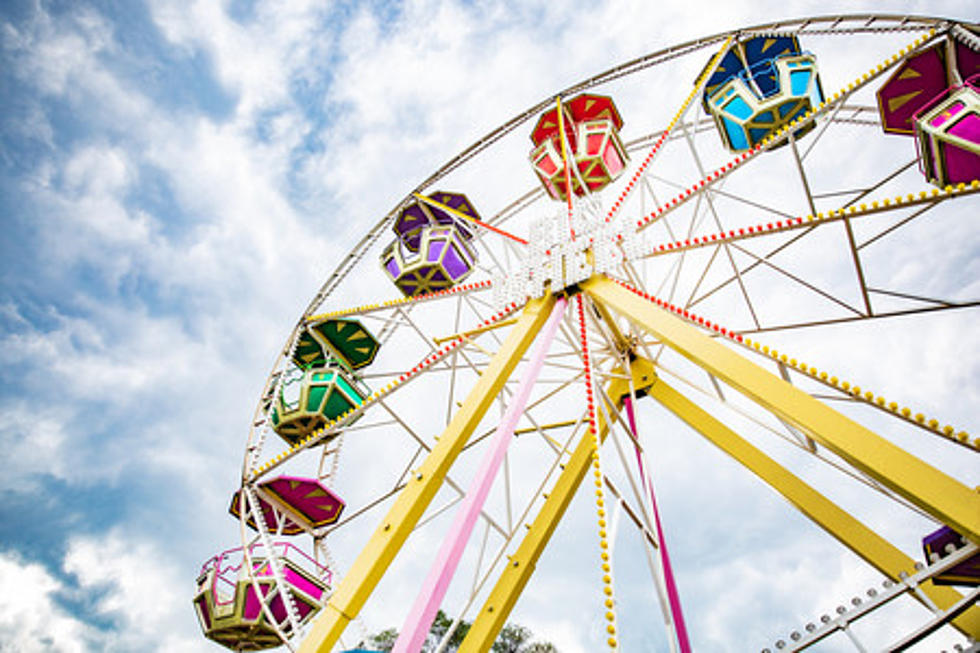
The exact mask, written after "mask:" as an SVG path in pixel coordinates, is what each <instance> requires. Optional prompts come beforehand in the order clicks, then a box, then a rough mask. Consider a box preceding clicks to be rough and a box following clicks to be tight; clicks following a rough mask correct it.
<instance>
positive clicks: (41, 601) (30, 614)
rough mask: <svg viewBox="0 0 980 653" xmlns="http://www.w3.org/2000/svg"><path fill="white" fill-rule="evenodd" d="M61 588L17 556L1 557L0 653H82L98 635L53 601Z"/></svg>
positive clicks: (49, 575) (59, 584)
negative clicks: (41, 652)
mask: <svg viewBox="0 0 980 653" xmlns="http://www.w3.org/2000/svg"><path fill="white" fill-rule="evenodd" d="M64 591H65V586H64V584H63V583H62V582H61V581H60V580H58V579H57V578H55V577H53V576H51V574H49V573H48V571H47V570H46V569H44V567H42V566H41V565H39V564H37V563H32V562H27V561H26V560H24V559H23V558H21V557H20V556H18V555H17V554H16V553H14V554H10V553H0V651H9V652H10V653H28V652H30V651H51V652H57V653H83V652H84V651H88V650H91V649H90V648H89V645H90V644H91V643H93V642H94V640H95V639H96V637H97V635H98V633H97V631H96V630H95V629H94V628H92V626H90V625H89V624H86V623H84V622H82V621H80V620H78V619H76V618H75V617H73V616H72V615H70V614H68V613H67V612H66V610H65V609H64V607H62V605H61V604H59V603H58V601H57V600H56V597H57V596H58V595H59V594H61V593H63V592H64Z"/></svg>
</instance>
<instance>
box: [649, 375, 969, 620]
mask: <svg viewBox="0 0 980 653" xmlns="http://www.w3.org/2000/svg"><path fill="white" fill-rule="evenodd" d="M647 394H648V395H649V396H650V397H653V398H654V399H656V400H657V401H658V402H660V403H661V404H662V405H663V406H664V407H666V408H667V409H668V410H670V412H672V413H674V414H675V415H676V416H677V417H679V418H680V419H681V420H682V421H684V422H686V423H687V424H688V425H689V426H691V427H692V428H693V429H694V430H696V431H698V432H699V433H701V435H703V436H704V437H705V438H707V439H708V440H709V441H710V442H711V443H712V444H714V445H715V446H717V447H718V448H719V449H721V450H722V451H724V452H725V453H727V454H728V455H730V456H731V457H732V458H734V459H735V460H736V461H738V462H739V463H741V464H742V465H744V466H745V467H746V468H747V469H748V470H749V471H751V472H753V473H754V474H755V475H756V476H758V477H759V478H761V479H762V480H763V481H765V482H766V483H768V484H769V485H771V486H772V487H773V488H774V489H775V490H776V491H777V492H779V493H780V494H781V495H783V497H785V498H786V499H787V500H788V501H789V502H790V503H791V504H793V505H794V506H795V507H796V508H798V509H799V511H800V512H802V513H803V514H804V515H806V516H807V517H809V518H810V519H811V520H813V521H814V522H815V523H816V524H817V525H818V526H820V527H821V528H823V529H824V530H825V531H827V532H828V533H830V534H831V535H833V536H834V537H835V538H837V540H838V541H839V542H841V544H843V545H844V546H846V547H847V548H849V549H850V550H851V551H853V552H854V553H856V554H857V555H859V556H860V557H861V558H863V559H864V560H865V561H866V562H868V563H869V564H870V565H871V566H873V567H874V568H875V569H877V570H878V571H880V572H881V573H883V574H885V575H886V576H888V577H889V578H891V579H892V580H893V581H896V582H902V581H901V579H900V578H899V572H903V571H904V572H906V573H908V574H909V575H911V574H914V573H915V567H914V565H915V561H914V560H913V559H912V558H910V557H908V556H907V555H905V554H904V553H902V551H900V550H899V549H897V548H896V547H895V546H894V545H892V544H891V543H890V542H888V541H887V540H886V539H884V538H883V537H881V536H880V535H878V534H877V533H876V532H874V531H873V530H871V529H870V528H868V527H867V526H865V525H864V524H863V523H862V522H860V521H859V520H857V519H856V518H854V517H853V516H852V515H850V514H848V513H847V512H846V511H845V510H843V509H842V508H840V507H839V506H838V505H837V504H835V503H834V502H832V501H831V500H830V499H828V498H827V497H825V496H824V495H822V494H820V493H819V492H818V491H817V490H815V489H814V488H812V487H811V486H809V485H807V484H806V483H805V482H803V481H802V480H801V479H799V478H798V477H797V476H795V475H794V474H793V473H792V472H790V471H789V470H788V469H786V468H785V467H783V466H782V465H780V464H779V463H778V462H776V461H775V460H773V459H772V458H770V457H769V456H767V455H766V454H765V453H763V452H762V451H760V450H759V449H758V448H756V447H755V446H754V445H752V444H751V443H750V442H748V441H746V440H745V439H743V438H742V437H741V436H739V435H738V434H737V433H735V432H734V431H732V430H731V429H730V428H728V427H727V426H725V425H724V424H722V423H721V422H719V421H718V420H717V419H715V418H714V417H713V416H712V415H711V414H709V413H708V412H706V411H705V410H703V409H702V408H701V407H699V406H698V405H696V404H695V403H694V402H692V401H691V400H690V399H688V398H687V397H685V396H683V395H682V394H680V393H679V392H677V390H675V389H674V388H673V387H671V386H670V385H668V384H667V383H666V382H664V380H663V379H659V380H658V381H657V383H656V384H654V385H653V387H652V388H650V389H649V390H647ZM920 587H921V589H922V591H923V593H925V594H926V596H928V597H929V599H930V600H932V602H933V603H935V604H936V605H937V606H938V607H940V608H942V609H947V608H949V607H951V606H952V605H954V604H955V603H956V602H957V601H959V600H960V599H962V598H963V597H962V595H960V594H959V592H957V591H956V590H954V589H953V588H951V587H946V586H942V585H933V583H932V581H927V582H926V583H924V584H922V585H920ZM912 596H914V597H915V598H916V599H917V600H920V601H921V599H920V598H919V596H918V595H917V594H914V593H913V594H912ZM952 624H953V626H955V627H956V628H957V629H959V630H960V631H961V632H963V634H965V635H969V636H971V637H974V638H977V637H980V607H977V606H974V607H972V608H969V609H968V610H967V611H966V612H964V613H963V614H961V615H959V616H958V617H956V619H954V620H953V621H952Z"/></svg>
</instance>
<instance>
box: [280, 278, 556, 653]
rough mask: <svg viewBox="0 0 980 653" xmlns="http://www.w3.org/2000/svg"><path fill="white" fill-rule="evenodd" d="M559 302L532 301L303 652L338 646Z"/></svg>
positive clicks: (362, 555) (337, 593) (383, 523)
mask: <svg viewBox="0 0 980 653" xmlns="http://www.w3.org/2000/svg"><path fill="white" fill-rule="evenodd" d="M554 303H555V298H554V297H553V296H550V295H549V296H547V297H544V298H542V299H536V300H533V301H531V302H529V303H528V305H527V306H526V307H525V309H524V312H523V314H522V315H521V317H520V318H519V320H518V322H517V324H515V325H514V328H513V329H511V331H510V333H509V334H508V335H507V339H506V340H505V341H504V343H503V345H502V346H501V347H500V350H499V351H498V352H497V353H496V355H495V356H494V357H493V359H492V360H491V361H490V364H489V365H488V366H487V367H486V368H485V369H484V370H483V374H482V375H481V376H480V378H479V379H477V382H476V385H475V386H474V387H473V389H472V390H471V391H470V393H469V395H467V397H466V400H465V401H464V402H463V405H462V407H461V408H460V409H459V410H458V411H456V414H455V415H454V416H453V419H452V421H451V422H450V423H449V425H448V426H447V427H446V430H445V431H443V432H442V435H441V436H440V437H439V440H438V442H437V443H436V445H435V446H434V447H433V448H432V451H431V452H430V453H429V455H428V456H427V457H426V459H425V460H424V461H423V462H422V465H421V467H419V468H418V469H417V470H415V471H414V472H413V473H412V477H411V479H410V480H409V481H408V484H407V485H406V486H405V488H404V489H403V490H402V492H401V494H399V495H398V497H397V498H396V499H395V502H394V504H393V505H392V506H391V509H390V510H389V511H388V514H387V515H386V516H385V518H384V519H383V520H382V521H381V524H379V525H378V528H377V529H376V530H375V532H374V535H373V536H372V537H371V539H370V540H369V541H368V543H367V544H366V545H365V547H364V549H362V550H361V553H360V555H358V557H357V560H355V561H354V564H353V565H352V566H351V568H350V571H348V573H347V575H346V576H344V579H343V581H341V583H340V584H339V585H338V587H337V590H336V591H335V592H334V594H333V596H332V597H331V598H330V601H329V603H327V605H326V606H325V607H324V609H323V614H321V615H320V616H319V617H318V618H317V620H316V621H315V622H314V623H313V627H312V628H311V629H310V633H309V635H307V637H306V639H304V640H303V642H302V644H301V645H300V648H299V652H300V653H314V652H315V653H327V651H330V650H331V649H332V648H333V646H334V644H336V643H337V640H338V639H339V638H340V635H341V634H342V633H343V632H344V629H345V628H346V627H347V624H348V623H350V621H351V620H352V619H354V618H355V617H356V616H357V615H358V613H360V611H361V608H363V607H364V603H365V602H366V601H367V599H368V597H369V596H370V595H371V592H372V591H373V590H374V588H375V586H376V585H377V584H378V582H379V581H380V580H381V577H382V576H383V575H384V573H385V571H387V569H388V565H390V564H391V562H392V560H394V558H395V555H396V554H397V553H398V551H400V550H401V547H402V545H403V544H404V543H405V540H407V539H408V536H409V535H410V534H411V532H412V530H413V528H414V527H415V524H416V523H417V522H418V521H419V519H420V518H421V517H422V515H423V513H424V512H425V510H426V508H427V507H428V506H429V504H430V503H431V502H432V499H433V498H434V497H435V495H436V493H437V492H438V490H439V488H440V487H441V486H442V483H443V480H444V479H445V477H446V474H447V473H448V471H449V468H450V467H451V466H452V464H453V462H455V460H456V457H457V456H458V455H459V453H460V451H461V450H462V449H463V445H465V444H466V441H467V440H468V439H469V437H470V435H471V434H472V433H473V431H474V430H475V429H476V427H477V425H479V423H480V421H481V420H482V419H483V416H484V415H485V414H486V412H487V409H489V408H490V405H491V404H492V403H493V402H494V401H495V400H496V398H497V395H498V394H499V393H500V391H501V389H502V388H503V386H504V383H506V381H507V379H508V377H509V376H510V375H511V373H512V372H513V371H514V368H515V367H516V366H517V364H518V362H519V361H520V360H521V357H522V356H523V355H524V353H525V352H526V351H527V349H528V347H529V346H530V345H531V343H532V342H533V341H534V338H535V336H536V335H537V333H538V330H539V329H540V328H541V326H542V325H543V324H544V322H545V321H546V320H547V318H548V316H549V315H550V314H551V309H552V307H553V306H554Z"/></svg>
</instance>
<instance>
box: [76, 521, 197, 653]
mask: <svg viewBox="0 0 980 653" xmlns="http://www.w3.org/2000/svg"><path fill="white" fill-rule="evenodd" d="M162 544H163V543H162V542H145V541H139V540H136V541H134V540H133V538H130V537H127V536H126V535H124V534H123V533H122V532H121V531H113V532H110V533H107V534H104V535H102V536H99V537H97V538H76V539H74V540H72V541H71V542H70V544H69V547H68V552H67V554H66V555H65V561H64V570H65V572H66V573H68V574H71V575H73V576H74V577H75V578H77V580H78V584H79V590H80V591H81V592H83V593H85V594H87V595H88V596H93V597H97V598H95V600H94V606H93V609H94V612H95V613H96V614H98V615H99V616H100V617H104V618H108V619H112V620H114V621H115V622H116V623H117V624H118V626H117V627H116V628H114V629H113V630H112V631H111V632H109V633H106V634H105V639H104V641H103V643H102V646H103V648H102V650H105V651H133V650H144V651H195V650H200V651H205V650H211V647H210V646H208V645H207V644H206V643H205V642H204V640H203V638H202V637H201V636H200V635H199V631H198V626H197V622H196V619H195V617H194V611H193V609H192V608H191V605H190V600H189V598H188V596H187V594H186V593H185V592H182V591H181V590H182V589H183V588H185V587H190V586H191V584H192V583H193V581H192V580H189V579H187V578H186V577H185V576H184V575H183V574H182V573H181V568H180V567H178V566H177V565H175V564H174V562H173V561H172V559H171V558H169V557H168V556H167V554H166V551H165V550H162V549H161V545H162Z"/></svg>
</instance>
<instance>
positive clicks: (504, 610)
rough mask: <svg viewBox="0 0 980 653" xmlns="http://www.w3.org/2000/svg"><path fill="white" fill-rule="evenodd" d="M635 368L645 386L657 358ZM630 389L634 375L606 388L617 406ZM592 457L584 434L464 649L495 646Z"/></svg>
mask: <svg viewBox="0 0 980 653" xmlns="http://www.w3.org/2000/svg"><path fill="white" fill-rule="evenodd" d="M630 373H631V376H632V377H633V387H634V388H635V389H636V390H637V391H640V390H642V389H644V388H646V387H647V386H649V385H650V384H651V383H653V382H654V381H655V379H656V374H655V373H654V371H653V364H652V363H650V361H648V360H645V359H642V358H637V359H635V360H634V361H633V362H632V363H631V364H630ZM629 391H630V388H629V381H627V380H626V379H613V380H612V381H611V382H610V384H609V387H608V388H607V389H606V394H608V395H609V398H610V399H612V400H613V402H614V403H615V404H616V406H620V405H622V401H623V397H624V396H626V395H628V394H629ZM614 417H615V416H614ZM598 420H599V423H598V425H597V428H598V431H599V441H600V442H602V441H603V440H605V438H606V435H607V434H608V432H609V425H608V424H607V423H606V422H605V419H604V418H603V417H602V414H601V412H600V414H599V417H598ZM591 458H592V444H591V443H590V442H589V437H588V435H587V434H585V435H583V437H582V438H581V439H580V440H579V443H578V445H577V446H576V447H575V450H574V451H573V452H572V456H571V458H570V459H569V460H568V462H567V463H565V469H564V470H563V471H562V473H561V474H560V475H559V477H558V481H557V482H556V483H555V486H554V488H552V490H551V493H550V494H548V497H547V498H546V499H545V502H544V505H543V506H542V507H541V511H540V512H539V513H538V514H537V516H536V517H535V518H534V522H533V523H532V524H531V526H530V529H529V530H528V532H527V533H526V534H525V535H524V539H523V540H522V541H521V544H520V546H519V547H518V548H517V551H516V552H515V553H514V555H513V556H510V557H509V558H508V562H507V566H506V567H504V570H503V572H501V575H500V578H498V579H497V583H496V585H494V587H493V590H491V592H490V596H488V597H487V600H486V602H485V603H484V604H483V607H482V608H480V612H479V613H478V614H477V615H476V617H475V618H474V620H473V625H472V626H471V627H470V630H469V632H468V633H467V635H466V638H465V639H464V640H463V643H462V644H460V647H459V653H479V652H482V651H488V650H490V647H491V646H493V643H494V641H495V640H496V639H497V636H498V635H499V633H500V630H501V629H502V628H503V627H504V624H505V623H506V621H507V617H508V616H509V615H510V612H511V610H513V608H514V605H515V604H516V603H517V599H518V597H519V596H520V595H521V592H522V591H523V590H524V586H525V585H527V582H528V580H529V579H530V578H531V574H533V573H534V569H535V566H536V565H537V562H538V559H539V558H540V557H541V554H542V553H543V552H544V549H545V547H546V546H547V544H548V541H549V540H550V539H551V534H552V533H554V531H555V527H556V526H557V525H558V522H559V521H561V518H562V516H563V515H564V514H565V510H566V509H567V508H568V504H569V503H571V500H572V497H573V496H575V492H576V490H578V487H579V485H580V484H581V483H582V479H583V478H584V477H585V473H586V472H587V471H588V469H589V465H590V464H591Z"/></svg>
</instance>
